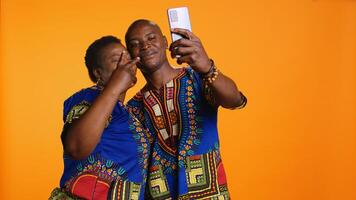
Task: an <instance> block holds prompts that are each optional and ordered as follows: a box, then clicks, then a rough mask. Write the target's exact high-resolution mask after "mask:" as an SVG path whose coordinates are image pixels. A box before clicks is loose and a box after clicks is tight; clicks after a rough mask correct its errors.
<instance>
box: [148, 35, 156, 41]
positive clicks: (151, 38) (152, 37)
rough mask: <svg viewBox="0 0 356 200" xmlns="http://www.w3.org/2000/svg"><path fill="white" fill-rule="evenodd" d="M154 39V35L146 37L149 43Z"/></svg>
mask: <svg viewBox="0 0 356 200" xmlns="http://www.w3.org/2000/svg"><path fill="white" fill-rule="evenodd" d="M154 39H156V37H155V36H154V35H153V36H149V37H148V40H150V41H152V40H154Z"/></svg>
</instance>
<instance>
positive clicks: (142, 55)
mask: <svg viewBox="0 0 356 200" xmlns="http://www.w3.org/2000/svg"><path fill="white" fill-rule="evenodd" d="M155 54H156V52H154V51H144V52H142V53H140V58H141V59H143V60H147V59H151V58H153V57H154V55H155Z"/></svg>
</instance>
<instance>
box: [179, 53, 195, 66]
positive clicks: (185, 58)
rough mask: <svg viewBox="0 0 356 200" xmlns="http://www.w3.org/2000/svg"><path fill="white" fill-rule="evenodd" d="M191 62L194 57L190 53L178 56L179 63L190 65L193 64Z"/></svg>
mask: <svg viewBox="0 0 356 200" xmlns="http://www.w3.org/2000/svg"><path fill="white" fill-rule="evenodd" d="M191 62H192V58H191V56H190V55H186V56H181V57H179V58H177V63H178V64H182V63H187V64H188V65H192V63H191Z"/></svg>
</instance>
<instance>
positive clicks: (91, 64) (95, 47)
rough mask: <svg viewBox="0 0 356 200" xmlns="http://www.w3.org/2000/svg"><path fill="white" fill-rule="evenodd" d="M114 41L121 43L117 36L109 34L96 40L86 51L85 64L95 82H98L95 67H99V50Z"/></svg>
mask: <svg viewBox="0 0 356 200" xmlns="http://www.w3.org/2000/svg"><path fill="white" fill-rule="evenodd" d="M112 43H119V44H121V40H120V39H118V38H117V37H115V36H112V35H107V36H104V37H102V38H99V39H97V40H95V41H94V42H93V43H92V44H91V45H90V46H89V47H88V49H87V51H86V53H85V57H84V60H85V65H86V67H87V69H88V72H89V77H90V80H91V81H93V82H94V83H96V82H97V78H96V77H95V75H94V69H97V68H98V67H99V63H98V60H99V52H100V50H101V49H103V48H104V47H106V46H107V45H109V44H112Z"/></svg>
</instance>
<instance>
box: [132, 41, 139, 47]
mask: <svg viewBox="0 0 356 200" xmlns="http://www.w3.org/2000/svg"><path fill="white" fill-rule="evenodd" d="M130 46H131V47H138V42H132V43H130Z"/></svg>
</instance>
